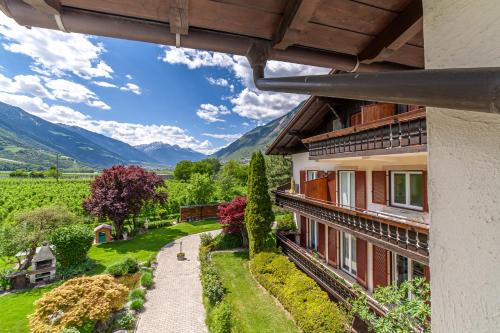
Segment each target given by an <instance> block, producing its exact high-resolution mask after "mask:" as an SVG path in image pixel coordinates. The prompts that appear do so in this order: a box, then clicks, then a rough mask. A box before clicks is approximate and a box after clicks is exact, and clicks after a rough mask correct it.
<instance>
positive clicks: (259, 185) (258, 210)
mask: <svg viewBox="0 0 500 333" xmlns="http://www.w3.org/2000/svg"><path fill="white" fill-rule="evenodd" d="M273 219H274V213H273V210H272V203H271V197H270V196H269V189H268V182H267V176H266V164H265V162H264V156H262V153H261V152H260V151H258V152H255V153H253V154H252V159H251V161H250V173H249V175H248V188H247V207H246V209H245V225H246V227H247V232H248V241H249V250H250V257H253V256H254V255H255V254H257V253H259V252H261V251H263V250H266V249H267V248H268V247H269V233H270V231H271V223H272V221H273Z"/></svg>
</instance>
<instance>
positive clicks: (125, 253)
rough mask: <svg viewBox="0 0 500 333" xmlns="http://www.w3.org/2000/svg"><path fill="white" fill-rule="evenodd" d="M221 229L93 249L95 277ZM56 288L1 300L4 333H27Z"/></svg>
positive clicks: (185, 228)
mask: <svg viewBox="0 0 500 333" xmlns="http://www.w3.org/2000/svg"><path fill="white" fill-rule="evenodd" d="M219 228H220V225H219V223H218V222H217V221H216V220H206V221H200V222H192V223H187V222H184V223H180V224H177V225H175V226H170V227H163V228H159V229H155V230H151V231H149V232H147V233H145V234H142V235H140V236H137V237H135V238H134V239H132V240H128V241H120V242H112V243H108V244H102V245H97V246H92V248H91V249H90V251H89V257H90V258H92V259H94V260H95V261H96V262H97V267H96V268H95V269H94V270H93V271H92V272H91V274H99V273H102V272H104V271H105V270H106V267H108V266H110V265H112V264H114V263H116V262H119V261H121V260H123V259H124V258H126V257H134V258H137V260H139V261H146V260H147V259H148V258H149V257H150V256H151V255H154V254H156V253H157V252H158V251H159V250H160V249H161V248H162V247H163V246H164V245H165V244H167V243H170V242H171V241H173V240H175V239H177V238H180V237H183V236H186V235H189V234H194V233H199V232H205V231H210V230H215V229H219ZM54 287H55V285H51V286H47V287H44V288H38V289H32V290H29V291H26V292H22V293H17V294H10V295H6V296H0V332H1V333H7V332H8V333H27V332H28V320H27V319H26V316H27V315H28V314H30V313H32V312H33V302H34V301H36V300H37V299H38V298H40V297H41V296H42V294H43V293H44V292H46V291H48V290H50V289H52V288H54Z"/></svg>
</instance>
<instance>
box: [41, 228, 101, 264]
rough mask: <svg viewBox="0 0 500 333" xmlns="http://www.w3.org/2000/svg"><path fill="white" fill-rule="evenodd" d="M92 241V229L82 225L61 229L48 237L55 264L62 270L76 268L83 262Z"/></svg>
mask: <svg viewBox="0 0 500 333" xmlns="http://www.w3.org/2000/svg"><path fill="white" fill-rule="evenodd" d="M93 240H94V233H93V232H92V229H90V227H88V226H87V225H84V224H75V225H70V226H66V227H61V228H58V229H56V230H55V231H54V232H53V233H52V234H51V235H50V243H51V244H53V245H54V246H55V252H56V257H57V262H58V263H59V264H60V265H61V266H62V267H64V268H67V267H77V266H78V265H79V264H82V263H83V262H85V260H86V259H87V252H89V250H90V247H91V246H92V241H93Z"/></svg>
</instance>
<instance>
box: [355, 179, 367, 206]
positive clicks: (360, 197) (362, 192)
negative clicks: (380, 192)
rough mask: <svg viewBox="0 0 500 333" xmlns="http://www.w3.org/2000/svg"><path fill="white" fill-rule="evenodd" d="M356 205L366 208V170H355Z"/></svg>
mask: <svg viewBox="0 0 500 333" xmlns="http://www.w3.org/2000/svg"><path fill="white" fill-rule="evenodd" d="M354 183H355V186H356V195H355V198H356V207H357V208H362V209H366V171H356V172H355V181H354Z"/></svg>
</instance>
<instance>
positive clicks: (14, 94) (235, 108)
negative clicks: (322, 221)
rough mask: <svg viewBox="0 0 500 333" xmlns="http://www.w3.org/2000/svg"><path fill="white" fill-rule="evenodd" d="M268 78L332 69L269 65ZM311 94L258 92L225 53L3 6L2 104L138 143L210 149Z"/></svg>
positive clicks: (239, 62)
mask: <svg viewBox="0 0 500 333" xmlns="http://www.w3.org/2000/svg"><path fill="white" fill-rule="evenodd" d="M266 71H267V75H269V76H282V75H301V74H320V73H326V72H328V69H324V68H315V67H310V66H303V65H297V64H288V63H281V62H269V63H268V67H267V69H266ZM306 97H307V96H301V95H292V94H276V93H264V92H260V91H258V90H257V89H255V87H254V85H253V82H252V80H251V71H250V67H249V66H248V62H247V61H246V59H245V58H243V57H238V56H232V55H227V54H220V53H213V52H206V51H196V50H189V49H176V48H172V47H165V46H159V45H155V44H148V43H142V42H134V41H126V40H118V39H112V38H103V37H94V36H85V35H80V34H73V33H71V34H68V33H62V32H59V31H52V30H44V29H37V28H32V29H29V30H28V29H26V28H24V27H21V26H19V25H17V24H16V23H15V22H14V21H12V20H11V19H9V18H7V17H6V16H4V15H3V14H1V13H0V101H3V102H6V103H9V104H13V105H17V106H19V107H21V108H23V109H24V110H26V111H28V112H30V113H32V114H35V115H37V116H39V117H42V118H44V119H46V120H49V121H52V122H57V123H65V124H70V125H77V126H81V127H84V128H86V129H89V130H92V131H95V132H98V133H101V134H104V135H107V136H110V137H113V138H116V139H119V140H122V141H125V142H127V143H129V144H132V145H137V144H144V143H150V142H155V141H161V142H165V143H169V144H178V145H180V146H181V147H185V148H192V149H194V150H197V151H200V152H203V153H207V154H209V153H211V152H214V151H216V150H217V149H220V148H221V147H223V146H226V145H227V144H229V143H230V142H232V141H234V140H235V139H237V138H238V137H239V136H241V135H242V134H244V133H245V132H247V131H248V130H250V129H252V128H253V127H255V126H257V125H259V124H263V123H266V122H267V121H270V120H272V119H275V118H277V117H279V116H281V115H283V114H285V113H286V112H288V111H289V110H290V109H292V108H293V107H294V106H295V105H297V104H298V103H299V102H300V101H302V100H303V99H304V98H306Z"/></svg>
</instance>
